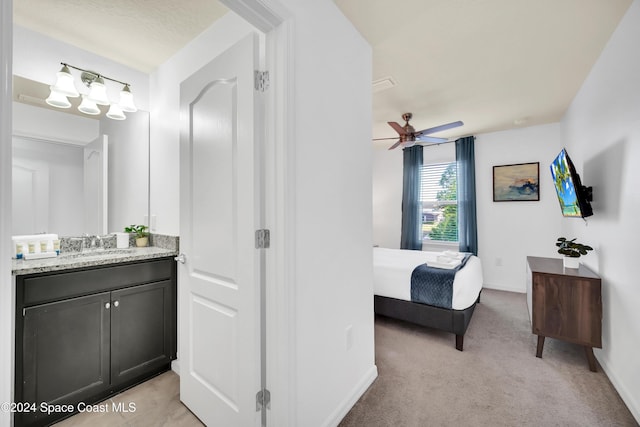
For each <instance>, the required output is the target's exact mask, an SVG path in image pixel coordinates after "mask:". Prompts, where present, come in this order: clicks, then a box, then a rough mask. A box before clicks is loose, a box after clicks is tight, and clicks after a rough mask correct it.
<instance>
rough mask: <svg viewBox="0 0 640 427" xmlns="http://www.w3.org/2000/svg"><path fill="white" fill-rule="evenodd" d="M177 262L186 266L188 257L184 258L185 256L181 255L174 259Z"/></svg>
mask: <svg viewBox="0 0 640 427" xmlns="http://www.w3.org/2000/svg"><path fill="white" fill-rule="evenodd" d="M174 259H175V260H176V261H178V262H179V263H180V264H184V263H185V262H187V257H186V256H184V254H180V255H178V256H177V257H175V258H174Z"/></svg>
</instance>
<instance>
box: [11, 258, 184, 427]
mask: <svg viewBox="0 0 640 427" xmlns="http://www.w3.org/2000/svg"><path fill="white" fill-rule="evenodd" d="M16 286H17V288H16V297H17V298H16V305H17V306H16V371H15V372H16V381H15V396H16V397H15V402H16V403H18V402H20V403H26V404H27V405H26V406H25V408H27V409H29V410H28V411H21V412H20V413H16V414H15V415H16V416H15V420H16V422H15V425H16V426H20V425H48V424H49V423H51V422H53V421H55V420H57V419H60V418H64V417H65V416H68V415H70V414H69V413H68V410H70V409H71V408H73V409H74V410H78V409H79V408H78V405H80V407H82V405H85V404H86V405H89V404H91V403H95V402H98V401H100V400H103V399H105V398H106V397H108V396H109V395H111V394H113V393H116V392H118V391H121V390H123V389H125V388H127V387H129V386H131V385H134V384H136V383H138V382H141V381H143V380H145V379H147V378H149V377H151V376H153V375H155V374H157V373H159V372H162V371H164V370H167V369H169V368H170V364H171V360H173V359H175V356H176V266H175V261H174V260H173V259H172V258H163V259H158V260H151V261H141V262H135V263H129V264H116V265H112V266H104V267H92V268H87V269H83V270H74V271H64V272H53V273H40V274H33V275H27V276H18V277H17V278H16ZM49 405H52V406H49ZM55 405H61V406H60V407H56V406H55ZM62 405H70V406H62ZM23 406H24V405H23ZM44 408H53V409H59V411H54V412H53V413H51V414H49V415H47V414H44V413H42V409H44ZM30 409H35V411H32V410H30Z"/></svg>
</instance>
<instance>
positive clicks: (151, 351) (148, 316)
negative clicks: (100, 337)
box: [111, 280, 173, 385]
mask: <svg viewBox="0 0 640 427" xmlns="http://www.w3.org/2000/svg"><path fill="white" fill-rule="evenodd" d="M172 298H173V297H172V292H171V281H169V280H166V281H162V282H156V283H151V284H147V285H140V286H134V287H131V288H126V289H122V290H118V291H113V292H112V293H111V302H112V307H113V309H112V312H111V383H112V384H113V385H116V384H119V383H123V382H126V381H130V380H135V379H136V378H138V377H141V376H144V375H145V374H148V373H149V371H152V370H154V369H158V368H160V367H162V366H164V365H166V364H168V363H170V362H171V349H172V333H171V332H172V328H171V320H172V318H173V316H172V314H173V311H172V309H171V307H172Z"/></svg>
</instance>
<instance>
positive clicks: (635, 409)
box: [594, 349, 640, 424]
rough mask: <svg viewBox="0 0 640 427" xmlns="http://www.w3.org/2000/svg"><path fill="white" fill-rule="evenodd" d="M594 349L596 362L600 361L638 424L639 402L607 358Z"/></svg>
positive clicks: (639, 418) (639, 416) (639, 420)
mask: <svg viewBox="0 0 640 427" xmlns="http://www.w3.org/2000/svg"><path fill="white" fill-rule="evenodd" d="M594 350H596V352H595V353H596V354H594V355H595V356H596V359H598V363H600V366H601V367H602V370H603V371H604V373H605V374H606V375H607V377H609V381H611V384H613V387H614V388H615V389H616V391H617V392H618V394H619V395H620V398H621V399H622V401H623V402H624V404H625V405H627V408H629V412H631V415H633V418H635V419H636V422H637V423H638V424H640V402H637V401H636V400H635V399H634V397H633V394H631V393H630V392H629V390H627V388H626V387H625V385H624V382H622V381H620V378H619V377H618V376H617V375H616V374H615V373H614V371H613V369H611V365H609V362H608V361H607V359H606V358H604V357H598V354H597V353H600V351H598V350H597V349H594Z"/></svg>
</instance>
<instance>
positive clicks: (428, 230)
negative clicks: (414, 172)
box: [420, 162, 458, 243]
mask: <svg viewBox="0 0 640 427" xmlns="http://www.w3.org/2000/svg"><path fill="white" fill-rule="evenodd" d="M457 184H458V181H457V168H456V162H450V163H434V164H430V165H424V166H422V170H421V171H420V202H421V204H422V241H423V243H428V242H451V243H453V242H457V241H458V200H457V199H458V195H457V191H458V185H457Z"/></svg>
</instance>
